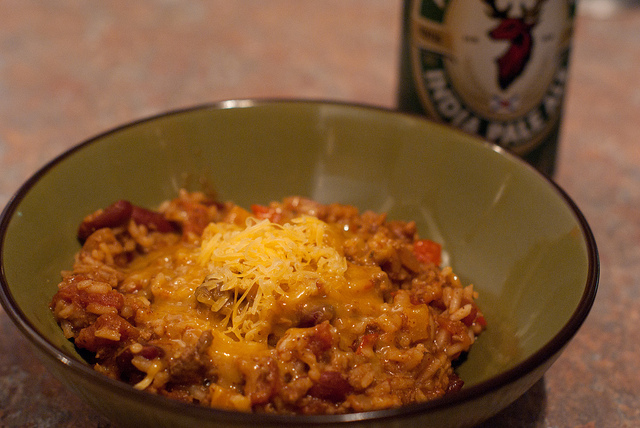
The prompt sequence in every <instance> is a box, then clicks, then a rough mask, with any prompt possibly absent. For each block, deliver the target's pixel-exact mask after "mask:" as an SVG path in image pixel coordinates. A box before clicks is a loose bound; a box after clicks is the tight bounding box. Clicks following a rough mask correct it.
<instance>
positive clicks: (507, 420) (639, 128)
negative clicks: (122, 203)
mask: <svg viewBox="0 0 640 428" xmlns="http://www.w3.org/2000/svg"><path fill="white" fill-rule="evenodd" d="M578 4H579V7H578V10H579V13H578V17H577V21H576V25H575V38H574V44H573V51H572V59H571V66H570V76H569V84H568V87H567V94H566V98H565V101H566V103H565V116H564V120H563V127H562V133H561V140H560V152H559V164H558V169H557V173H556V176H555V179H556V180H557V182H558V183H559V184H560V185H561V186H562V187H563V188H564V189H565V190H566V191H567V192H568V193H569V195H570V196H571V197H572V198H573V199H574V200H575V201H576V202H577V204H578V206H579V207H580V208H581V209H582V211H583V212H584V214H585V216H586V218H587V220H588V221H589V223H590V224H591V227H592V229H593V231H594V234H595V237H596V240H597V242H598V246H599V250H600V257H601V263H602V270H601V281H600V290H599V294H598V297H597V299H596V303H595V305H594V308H593V310H592V312H591V314H590V316H589V318H588V319H587V321H586V323H585V325H584V326H583V328H582V329H581V330H580V332H579V333H578V335H577V336H576V338H575V339H574V341H572V342H571V343H570V344H569V346H568V348H567V350H566V352H565V353H564V354H563V355H562V356H561V358H560V359H559V360H558V361H557V362H556V363H555V365H554V366H553V367H552V368H551V370H550V371H549V372H548V373H547V374H546V375H545V376H544V378H543V380H542V381H540V382H539V383H538V384H536V385H535V386H534V387H533V388H532V389H531V390H530V391H529V392H528V393H527V394H525V396H523V397H522V398H520V399H519V400H517V401H516V402H515V403H514V404H513V405H512V406H510V407H509V408H507V409H506V410H505V411H504V412H502V413H501V414H499V415H498V416H497V417H495V418H494V419H492V420H491V421H489V422H488V423H487V424H486V426H492V427H495V426H505V427H506V426H509V427H513V426H522V427H565V426H571V427H603V426H617V427H625V426H626V427H634V426H640V398H638V397H640V386H639V380H640V378H638V374H637V373H638V372H639V371H640V362H638V358H637V355H638V353H639V352H640V346H639V345H638V342H637V341H638V334H637V325H638V323H639V322H640V2H638V1H637V0H635V1H634V0H620V1H614V0H581V1H580V2H579V3H578ZM401 8H402V2H401V1H399V0H324V1H310V0H305V1H300V0H271V1H268V2H266V1H259V0H241V1H233V2H230V1H222V0H210V1H205V0H201V1H180V0H156V1H152V0H138V1H135V2H132V1H125V0H116V1H109V2H95V1H91V2H88V1H81V0H69V1H64V2H61V1H52V0H37V1H36V0H1V1H0V205H1V206H2V207H4V205H5V204H6V203H7V202H8V201H9V199H10V198H11V196H12V195H13V194H14V193H15V192H16V191H17V190H18V188H19V186H20V185H21V184H22V183H23V182H24V181H25V180H26V179H27V178H28V177H29V176H30V175H31V174H33V173H34V172H35V171H36V170H37V169H38V168H40V167H41V166H43V165H44V164H45V163H46V162H48V161H49V160H51V159H52V158H53V157H55V156H57V155H59V154H60V153H62V152H63V151H64V150H66V149H68V148H69V147H72V146H73V145H75V144H77V143H79V142H81V141H83V140H85V139H88V138H90V137H92V136H95V135H96V134H98V133H101V132H103V131H106V130H108V129H110V128H112V127H115V126H119V125H121V124H124V123H126V122H129V121H132V120H136V119H141V118H145V117H148V116H151V115H155V114H158V113H161V112H164V111H167V110H172V109H179V108H184V107H189V106H193V105H197V104H202V103H209V102H215V101H220V100H225V99H230V98H236V99H237V98H248V97H260V98H265V97H275V98H311V99H329V100H338V101H348V102H357V103H366V104H373V105H378V106H382V107H388V108H394V107H395V105H396V89H397V88H396V86H397V78H398V62H399V48H400V31H401ZM0 425H1V426H8V427H11V426H33V427H36V426H37V427H42V426H52V427H53V426H56V427H57V426H69V427H70V426H74V427H108V426H110V424H109V422H108V420H107V419H105V418H104V417H102V416H100V415H98V414H97V413H95V412H94V411H93V410H91V409H89V408H88V407H86V406H85V405H84V404H82V402H81V401H80V400H79V399H77V398H76V397H75V396H74V395H73V394H72V393H71V392H69V391H67V390H66V389H65V388H63V387H62V386H61V385H60V384H59V383H58V382H57V381H56V380H54V379H53V378H52V377H50V376H49V375H48V374H47V373H46V371H45V370H44V368H43V367H42V366H41V365H40V363H39V362H38V361H36V360H35V359H33V357H32V356H31V353H30V348H29V345H28V344H27V343H26V341H25V340H23V339H22V338H21V337H20V335H19V333H18V330H17V329H16V328H15V327H14V326H13V324H12V323H11V321H10V320H9V318H8V317H7V315H6V314H4V312H3V311H2V310H1V309H0Z"/></svg>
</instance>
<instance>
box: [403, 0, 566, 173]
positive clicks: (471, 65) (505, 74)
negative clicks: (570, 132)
mask: <svg viewBox="0 0 640 428" xmlns="http://www.w3.org/2000/svg"><path fill="white" fill-rule="evenodd" d="M575 13H576V4H575V1H572V0H404V5H403V37H402V49H401V62H400V82H399V89H398V108H399V109H400V110H402V111H408V112H418V113H421V114H425V115H426V116H428V117H430V118H432V119H434V120H436V121H440V122H443V123H445V124H448V125H450V126H453V127H456V128H459V129H461V130H463V131H466V132H469V133H472V134H475V135H478V136H480V137H482V138H484V139H487V140H489V141H492V142H494V143H497V144H498V145H500V146H502V147H504V148H505V149H507V150H510V151H512V152H514V153H516V154H517V155H519V156H521V157H522V158H524V159H525V160H526V161H528V162H529V163H530V164H531V165H533V166H534V167H535V168H537V169H538V170H540V171H541V172H543V173H544V174H547V175H549V176H551V175H553V172H554V169H555V163H556V155H557V149H558V137H559V129H560V122H561V118H562V108H563V99H564V90H565V83H566V80H567V74H568V67H569V52H570V48H571V36H572V31H573V22H574V17H575Z"/></svg>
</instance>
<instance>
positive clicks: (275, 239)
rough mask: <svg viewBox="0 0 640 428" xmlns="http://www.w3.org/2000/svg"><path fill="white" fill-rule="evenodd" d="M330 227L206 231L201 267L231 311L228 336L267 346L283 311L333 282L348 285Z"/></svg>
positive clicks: (309, 224) (297, 223)
mask: <svg viewBox="0 0 640 428" xmlns="http://www.w3.org/2000/svg"><path fill="white" fill-rule="evenodd" d="M328 228H329V226H328V225H327V224H326V223H324V222H322V221H321V220H318V219H317V218H315V217H310V216H302V217H300V218H295V219H293V220H292V221H291V223H287V224H284V225H279V224H276V223H272V222H271V221H269V220H268V219H265V220H260V221H259V220H256V219H254V218H249V219H248V220H247V225H246V227H245V228H242V227H239V226H237V225H234V224H228V223H211V224H210V225H209V226H207V228H206V229H205V231H204V234H203V239H202V245H201V248H200V253H199V255H198V258H197V263H198V264H199V265H201V266H203V267H206V270H207V271H208V272H209V274H208V276H207V278H206V281H205V283H204V284H205V285H206V286H207V288H208V289H209V290H211V291H213V292H214V294H215V296H216V297H217V300H216V301H214V302H212V309H213V310H220V309H221V308H222V307H223V306H225V305H229V306H230V311H229V313H228V315H227V318H226V321H227V322H228V331H227V333H230V334H232V335H234V336H236V337H237V338H238V339H245V340H250V341H259V342H262V341H266V338H267V337H266V336H267V335H268V333H269V331H270V321H271V319H272V318H273V317H274V316H275V315H276V312H277V308H278V305H295V303H297V302H300V301H301V300H303V299H308V298H309V297H312V296H314V295H317V294H318V293H319V292H320V288H321V287H322V286H323V285H325V284H327V279H328V278H342V281H330V283H331V284H332V286H333V287H335V286H336V284H337V285H338V286H340V285H342V284H344V285H345V286H346V284H347V283H346V279H344V275H345V272H346V270H347V261H346V259H345V258H344V256H343V255H342V254H340V253H339V251H338V250H337V249H336V246H335V243H334V242H333V239H334V238H333V237H332V235H331V233H330V232H329V230H328Z"/></svg>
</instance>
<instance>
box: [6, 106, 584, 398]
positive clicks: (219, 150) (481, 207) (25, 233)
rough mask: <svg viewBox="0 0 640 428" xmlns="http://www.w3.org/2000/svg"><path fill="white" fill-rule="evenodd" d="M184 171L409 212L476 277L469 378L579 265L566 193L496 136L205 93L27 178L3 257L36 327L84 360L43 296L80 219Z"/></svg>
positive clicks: (220, 184) (146, 198)
mask: <svg viewBox="0 0 640 428" xmlns="http://www.w3.org/2000/svg"><path fill="white" fill-rule="evenodd" d="M181 187H186V188H189V189H191V190H201V189H205V190H213V191H215V192H217V194H218V195H219V197H220V198H221V199H224V200H233V201H235V202H237V203H239V204H241V205H244V206H247V207H248V206H249V205H250V204H252V203H267V202H268V201H271V200H276V199H281V198H282V197H285V196H289V195H305V196H309V197H312V198H315V199H317V200H319V201H321V202H344V203H349V204H353V205H356V206H358V207H359V208H360V209H361V210H365V209H373V210H376V211H384V212H388V213H389V218H396V219H403V220H415V221H416V222H417V224H418V227H419V231H420V234H421V235H422V236H423V237H428V238H431V239H434V240H437V241H439V242H441V243H442V244H443V247H444V250H445V252H446V257H445V261H446V262H447V263H449V264H451V265H452V266H453V268H454V271H455V272H456V273H457V274H458V275H459V276H460V277H461V279H462V281H463V282H465V283H473V284H474V285H475V287H476V289H477V290H478V291H479V292H480V299H479V304H480V306H481V308H482V310H483V311H484V313H485V315H486V319H487V321H488V329H487V331H486V332H485V333H484V334H483V335H482V336H481V337H480V339H479V340H478V342H477V343H476V344H475V345H474V347H473V348H472V351H471V352H470V354H469V356H468V358H467V360H466V361H465V362H464V363H463V364H462V365H461V366H460V368H459V372H460V374H461V376H462V378H463V379H464V380H465V383H466V385H467V386H472V385H475V384H478V383H480V382H483V381H485V380H487V379H489V378H491V377H492V376H494V375H497V374H499V373H501V372H504V371H506V370H508V369H510V368H512V367H514V366H516V365H518V364H519V363H521V362H522V361H524V360H525V359H527V358H528V357H530V356H531V355H533V354H534V353H536V352H538V351H539V350H540V349H541V348H542V347H544V346H545V345H546V344H548V343H549V341H551V340H552V339H553V338H554V336H556V335H557V333H558V332H559V331H560V330H561V329H562V328H563V326H565V324H566V323H567V322H568V320H569V319H570V318H571V317H572V315H573V314H574V311H575V310H576V307H577V306H578V303H579V302H580V300H581V298H582V297H583V293H584V289H585V283H587V281H588V275H589V270H590V267H589V263H590V259H589V251H590V250H589V246H588V243H587V241H586V239H585V236H584V233H585V231H584V229H583V227H584V225H583V224H582V223H581V221H580V219H579V218H578V217H577V216H576V213H575V212H574V211H573V210H572V209H571V208H570V207H569V205H568V204H567V201H566V199H565V198H564V197H563V195H562V193H561V192H560V191H559V190H558V189H557V188H556V187H554V186H553V185H551V184H550V183H549V182H548V181H547V180H545V179H544V178H542V176H540V175H539V174H537V173H536V172H535V171H533V170H532V169H531V168H528V167H525V166H524V164H523V163H522V162H518V161H515V160H514V159H513V158H512V157H510V156H508V155H505V154H504V153H501V152H500V151H498V150H496V149H495V148H494V147H493V146H491V145H488V144H483V143H480V142H478V141H476V140H475V139H474V138H472V137H470V136H466V135H464V134H462V133H459V132H456V131H451V130H449V129H447V128H444V127H442V126H440V125H436V124H433V123H430V122H427V121H424V120H422V119H418V118H413V117H408V116H402V115H399V114H395V113H391V112H388V111H384V110H379V109H373V108H367V107H357V106H345V105H340V104H321V103H313V102H262V103H256V104H250V105H247V106H246V107H245V108H220V106H208V107H203V108H197V109H190V110H186V111H181V112H176V113H172V114H168V115H164V116H161V117H159V118H154V119H150V120H146V121H142V122H139V123H137V124H134V125H133V126H129V127H124V128H121V129H118V130H115V131H112V132H110V133H107V134H104V135H101V136H99V137H97V138H95V139H93V140H91V141H89V142H87V143H85V144H83V145H81V146H79V147H78V148H76V149H75V150H73V151H72V152H70V153H67V154H65V155H63V156H61V157H60V158H59V159H57V160H55V161H54V162H52V163H51V164H50V165H48V166H47V167H46V168H44V169H43V170H42V171H40V172H39V173H38V174H37V175H36V176H35V177H34V178H33V179H32V180H31V181H30V182H28V183H27V184H26V185H25V186H24V187H23V188H22V190H21V191H20V192H19V193H18V195H17V196H16V198H15V199H14V201H13V202H12V204H11V205H10V206H9V209H8V210H7V211H6V212H5V217H4V219H3V228H4V242H3V244H2V263H3V265H2V269H3V275H4V281H5V282H6V284H5V287H6V288H7V289H8V295H9V299H10V300H13V301H15V303H16V304H17V307H18V308H19V313H21V315H20V316H23V317H24V320H25V321H26V323H27V324H28V325H30V328H32V329H33V330H35V331H37V332H38V333H39V334H40V335H42V336H44V337H45V338H46V340H47V341H49V342H50V343H51V344H53V345H54V346H55V347H57V348H60V349H62V350H63V351H64V352H65V353H66V354H67V356H68V357H70V358H76V359H79V360H81V359H80V357H79V355H78V354H77V353H76V351H75V350H74V348H73V346H72V344H71V343H69V342H68V341H67V340H66V339H65V338H64V337H63V335H62V333H61V332H60V330H59V328H58V326H57V325H56V323H55V321H54V319H53V317H52V315H51V313H50V311H49V310H48V304H49V302H50V300H51V298H52V296H53V294H54V293H55V290H56V285H57V283H58V281H59V278H60V275H59V273H60V271H61V270H62V269H67V268H69V267H70V266H71V264H72V262H73V254H74V253H75V252H76V251H77V250H78V249H79V244H78V242H77V241H76V239H75V232H76V229H77V226H78V224H79V223H80V221H81V219H82V218H83V217H84V216H85V215H86V214H87V213H89V212H92V211H94V210H95V209H97V208H99V207H104V206H106V205H109V204H110V203H112V202H113V201H115V200H117V199H129V200H131V201H133V202H134V203H136V204H139V205H144V206H148V207H155V206H157V205H158V203H159V202H161V201H162V200H164V199H168V198H172V197H174V196H175V195H176V193H177V190H178V189H179V188H181Z"/></svg>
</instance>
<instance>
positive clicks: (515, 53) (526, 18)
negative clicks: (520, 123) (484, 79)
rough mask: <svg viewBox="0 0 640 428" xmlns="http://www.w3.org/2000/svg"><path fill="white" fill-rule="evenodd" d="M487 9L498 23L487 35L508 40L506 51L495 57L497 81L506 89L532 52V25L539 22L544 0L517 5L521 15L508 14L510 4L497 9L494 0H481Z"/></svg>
mask: <svg viewBox="0 0 640 428" xmlns="http://www.w3.org/2000/svg"><path fill="white" fill-rule="evenodd" d="M482 1H483V3H485V4H486V5H487V6H489V8H490V9H489V10H488V11H487V15H488V16H489V17H491V18H495V19H498V20H499V21H498V25H497V26H496V27H494V28H493V29H491V30H490V31H489V37H491V38H492V39H493V40H508V41H509V47H508V48H507V50H506V52H505V53H504V54H503V55H502V56H500V57H499V58H497V59H496V63H497V65H498V84H499V86H500V88H501V89H502V90H505V89H507V88H508V87H509V85H511V83H513V81H514V80H516V79H517V78H518V76H520V75H521V74H522V72H523V71H524V69H525V67H526V66H527V63H528V62H529V58H531V52H532V51H533V45H534V37H533V34H532V30H533V28H534V27H535V26H536V25H537V24H538V21H539V17H540V10H541V8H542V4H543V3H544V2H545V1H546V0H536V3H535V4H534V5H533V7H531V8H527V7H525V5H523V4H522V3H521V4H520V9H521V15H520V16H519V17H512V16H509V12H510V11H511V8H512V6H513V4H509V5H508V6H507V7H505V8H503V9H499V8H498V6H497V5H496V0H482Z"/></svg>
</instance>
